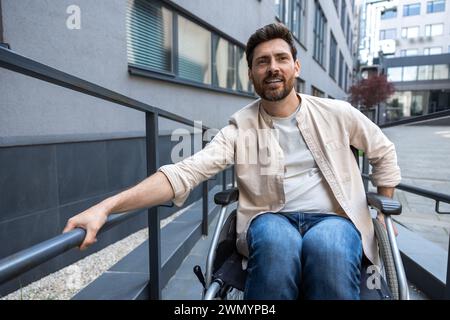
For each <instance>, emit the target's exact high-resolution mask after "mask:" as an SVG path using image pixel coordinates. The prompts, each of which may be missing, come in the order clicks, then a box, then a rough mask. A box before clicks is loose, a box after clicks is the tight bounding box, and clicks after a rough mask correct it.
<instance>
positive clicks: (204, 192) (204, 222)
mask: <svg viewBox="0 0 450 320" xmlns="http://www.w3.org/2000/svg"><path fill="white" fill-rule="evenodd" d="M205 132H206V129H202V137H205ZM206 144H207V141H205V140H204V139H202V148H204V147H205V146H206ZM202 200H203V210H202V212H203V218H202V234H203V235H204V236H207V235H208V179H206V180H205V181H203V183H202Z"/></svg>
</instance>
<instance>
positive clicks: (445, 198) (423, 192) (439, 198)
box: [361, 173, 450, 214]
mask: <svg viewBox="0 0 450 320" xmlns="http://www.w3.org/2000/svg"><path fill="white" fill-rule="evenodd" d="M361 176H362V177H363V179H365V180H369V181H370V176H369V175H368V174H365V173H363V174H361ZM395 188H396V189H399V190H403V191H406V192H409V193H413V194H417V195H419V196H422V197H424V198H429V199H433V200H435V201H436V203H439V202H445V203H449V204H450V195H447V194H444V193H440V192H435V191H431V190H428V189H423V188H418V187H415V186H412V185H409V184H404V183H399V184H398V185H397V186H396V187H395ZM436 212H437V213H440V214H444V213H446V212H438V211H436Z"/></svg>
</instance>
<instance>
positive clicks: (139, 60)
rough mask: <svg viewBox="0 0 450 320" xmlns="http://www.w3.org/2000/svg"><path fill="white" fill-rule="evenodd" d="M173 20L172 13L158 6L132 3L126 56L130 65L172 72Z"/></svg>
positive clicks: (139, 1)
mask: <svg viewBox="0 0 450 320" xmlns="http://www.w3.org/2000/svg"><path fill="white" fill-rule="evenodd" d="M130 4H131V2H130ZM172 19H173V14H172V12H171V11H169V10H167V9H166V8H164V7H162V6H161V5H159V4H157V3H153V2H148V1H144V0H136V1H133V5H132V6H129V7H128V12H127V56H128V63H129V64H130V65H133V66H140V67H144V68H148V69H151V70H156V71H162V72H172V71H173V66H172Z"/></svg>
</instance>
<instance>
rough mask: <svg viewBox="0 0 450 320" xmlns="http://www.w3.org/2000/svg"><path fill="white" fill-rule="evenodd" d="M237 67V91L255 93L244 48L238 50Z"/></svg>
mask: <svg viewBox="0 0 450 320" xmlns="http://www.w3.org/2000/svg"><path fill="white" fill-rule="evenodd" d="M237 62H238V64H237V67H238V77H237V90H238V91H244V92H253V88H252V84H251V83H250V80H249V79H248V73H247V71H248V66H247V60H246V58H245V51H244V49H243V48H240V47H238V48H237Z"/></svg>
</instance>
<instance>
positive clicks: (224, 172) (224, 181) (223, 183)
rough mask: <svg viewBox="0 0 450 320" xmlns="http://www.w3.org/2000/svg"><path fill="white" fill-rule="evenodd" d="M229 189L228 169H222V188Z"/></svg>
mask: <svg viewBox="0 0 450 320" xmlns="http://www.w3.org/2000/svg"><path fill="white" fill-rule="evenodd" d="M226 189H227V170H226V169H225V170H223V171H222V190H223V191H225V190H226Z"/></svg>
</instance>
